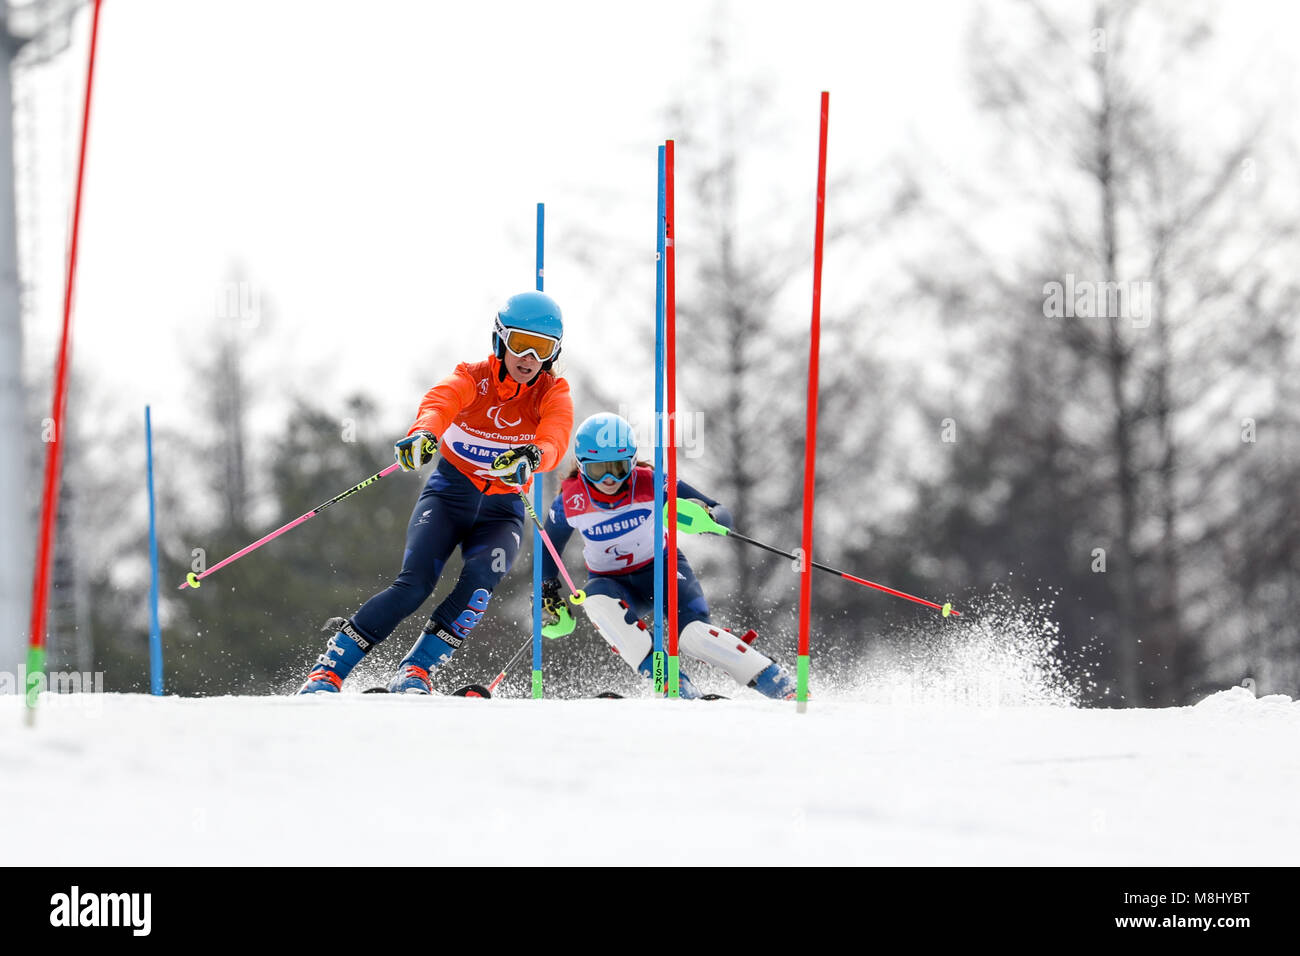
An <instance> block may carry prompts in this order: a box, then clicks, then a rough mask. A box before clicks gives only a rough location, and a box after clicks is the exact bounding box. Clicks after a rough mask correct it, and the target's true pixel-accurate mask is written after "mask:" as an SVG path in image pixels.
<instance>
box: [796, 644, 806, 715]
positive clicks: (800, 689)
mask: <svg viewBox="0 0 1300 956" xmlns="http://www.w3.org/2000/svg"><path fill="white" fill-rule="evenodd" d="M794 699H795V700H797V701H798V702H799V703H800V704H806V703H808V655H807V654H800V655H799V663H798V677H797V683H796V685H795V695H794Z"/></svg>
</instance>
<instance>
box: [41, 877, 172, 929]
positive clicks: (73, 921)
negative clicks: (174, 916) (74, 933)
mask: <svg viewBox="0 0 1300 956" xmlns="http://www.w3.org/2000/svg"><path fill="white" fill-rule="evenodd" d="M152 906H153V894H151V893H84V894H83V893H82V892H81V888H80V887H77V886H74V887H73V888H72V892H70V893H55V894H54V895H53V896H51V897H50V925H51V926H68V927H76V926H93V927H104V926H117V927H124V926H125V927H130V928H131V932H132V935H134V936H148V935H149V924H150V918H149V913H150V910H151V909H152Z"/></svg>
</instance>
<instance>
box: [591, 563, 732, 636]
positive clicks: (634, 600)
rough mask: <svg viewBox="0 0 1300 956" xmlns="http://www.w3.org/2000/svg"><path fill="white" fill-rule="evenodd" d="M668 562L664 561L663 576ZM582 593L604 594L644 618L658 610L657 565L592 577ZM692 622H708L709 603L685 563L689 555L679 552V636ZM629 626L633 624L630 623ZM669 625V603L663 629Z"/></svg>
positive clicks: (666, 606) (665, 604) (697, 580)
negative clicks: (656, 607) (656, 598)
mask: <svg viewBox="0 0 1300 956" xmlns="http://www.w3.org/2000/svg"><path fill="white" fill-rule="evenodd" d="M667 573H668V562H666V561H665V562H664V574H667ZM583 590H584V591H586V592H587V593H588V594H605V595H608V596H609V597H612V598H616V599H617V600H620V601H623V602H625V603H626V604H627V606H628V608H630V611H631V614H632V615H633V616H635V617H637V618H643V617H645V616H646V615H648V614H653V613H654V609H655V566H654V562H653V561H652V562H650V563H649V564H647V565H646V566H645V567H644V568H638V569H637V570H635V571H632V572H630V573H628V574H592V575H590V576H588V578H587V583H586V585H585V586H584V587H583ZM692 621H703V622H704V623H705V624H708V623H709V602H708V601H707V600H705V598H704V589H703V588H702V587H700V582H699V579H698V578H696V577H695V572H694V571H693V570H691V566H690V564H688V563H687V561H686V555H684V554H682V553H681V552H680V551H678V552H677V633H678V634H680V633H681V631H682V628H684V627H685V626H686V625H687V624H690V623H691V622H692ZM628 623H629V624H630V623H632V622H631V620H629V621H628ZM667 625H668V603H667V601H665V602H664V626H665V627H667Z"/></svg>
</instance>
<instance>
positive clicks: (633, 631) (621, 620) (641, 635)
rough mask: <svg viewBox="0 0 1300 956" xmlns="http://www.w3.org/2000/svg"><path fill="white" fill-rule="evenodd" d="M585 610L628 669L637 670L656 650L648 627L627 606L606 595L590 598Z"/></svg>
mask: <svg viewBox="0 0 1300 956" xmlns="http://www.w3.org/2000/svg"><path fill="white" fill-rule="evenodd" d="M582 606H583V607H584V608H586V610H587V618H588V619H589V620H590V621H591V623H592V624H594V625H596V630H597V631H599V632H600V636H601V637H603V638H604V639H605V640H606V641H607V642H608V643H609V646H610V647H612V648H614V650H616V651H618V653H619V656H620V657H622V658H623V660H624V662H626V664H627V666H628V667H630V668H632V669H633V670H636V668H637V666H638V665H639V664H640V663H641V662H642V661H643V660H645V657H646V655H647V654H649V653H650V649H651V648H652V647H653V646H654V640H653V639H652V638H651V636H650V632H649V631H647V630H646V628H645V625H644V624H642V623H641V621H639V620H638V619H637V617H636V615H634V614H633V613H632V612H631V611H630V610H629V609H628V606H627V605H626V604H625V603H623V602H622V601H620V600H619V599H618V598H615V597H610V596H609V595H607V594H588V595H587V600H585V601H583V602H582Z"/></svg>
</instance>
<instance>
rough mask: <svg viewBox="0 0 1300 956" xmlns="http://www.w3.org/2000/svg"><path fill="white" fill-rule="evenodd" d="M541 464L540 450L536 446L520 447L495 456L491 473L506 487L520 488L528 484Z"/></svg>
mask: <svg viewBox="0 0 1300 956" xmlns="http://www.w3.org/2000/svg"><path fill="white" fill-rule="evenodd" d="M541 463H542V450H541V449H540V448H538V447H537V446H536V445H520V446H519V447H518V448H510V449H507V450H506V451H503V452H502V453H501V454H499V455H497V457H496V460H495V461H493V462H492V472H493V474H494V475H495V476H496V477H497V478H500V479H501V480H502V481H504V482H505V483H506V484H507V485H515V486H517V487H519V488H522V487H523V486H524V485H526V484H528V479H529V478H531V477H532V475H533V472H534V471H536V470H537V466H538V465H540V464H541Z"/></svg>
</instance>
